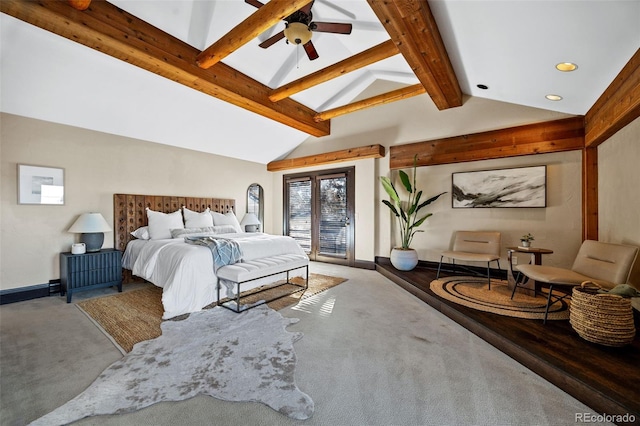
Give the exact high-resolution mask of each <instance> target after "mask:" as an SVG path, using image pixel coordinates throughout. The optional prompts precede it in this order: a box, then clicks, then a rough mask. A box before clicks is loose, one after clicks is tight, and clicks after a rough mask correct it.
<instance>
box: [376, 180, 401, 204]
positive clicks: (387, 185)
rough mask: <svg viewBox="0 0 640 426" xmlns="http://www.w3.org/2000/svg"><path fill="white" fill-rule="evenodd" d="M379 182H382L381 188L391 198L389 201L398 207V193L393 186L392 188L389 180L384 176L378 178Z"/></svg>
mask: <svg viewBox="0 0 640 426" xmlns="http://www.w3.org/2000/svg"><path fill="white" fill-rule="evenodd" d="M380 182H382V187H383V188H384V190H385V191H386V192H387V194H389V197H391V199H392V200H393V201H395V202H396V204H398V205H400V197H399V196H398V191H396V188H395V186H393V183H392V182H391V179H389V178H388V177H386V176H380Z"/></svg>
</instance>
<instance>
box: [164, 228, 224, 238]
mask: <svg viewBox="0 0 640 426" xmlns="http://www.w3.org/2000/svg"><path fill="white" fill-rule="evenodd" d="M214 233H215V232H214V230H213V226H203V227H200V228H178V229H172V230H171V238H181V237H184V236H185V235H193V234H214Z"/></svg>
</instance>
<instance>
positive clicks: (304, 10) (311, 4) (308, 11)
mask: <svg viewBox="0 0 640 426" xmlns="http://www.w3.org/2000/svg"><path fill="white" fill-rule="evenodd" d="M314 1H315V0H311V2H310V3H308V4H306V5H305V6H304V7H303V8H302V9H300V11H301V12H304V13H305V14H307V15H309V14H310V13H311V7H312V6H313V2H314Z"/></svg>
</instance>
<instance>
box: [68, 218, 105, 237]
mask: <svg viewBox="0 0 640 426" xmlns="http://www.w3.org/2000/svg"><path fill="white" fill-rule="evenodd" d="M69 232H73V233H91V232H111V227H110V226H109V224H108V223H107V221H106V220H104V217H102V215H101V214H100V213H82V214H81V215H80V217H79V218H78V219H76V221H75V222H73V225H71V228H69Z"/></svg>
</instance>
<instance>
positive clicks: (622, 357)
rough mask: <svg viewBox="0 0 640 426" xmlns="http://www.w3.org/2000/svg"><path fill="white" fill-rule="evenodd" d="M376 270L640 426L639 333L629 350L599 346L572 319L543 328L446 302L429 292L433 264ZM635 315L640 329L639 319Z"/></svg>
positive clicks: (381, 264) (599, 407) (383, 265)
mask: <svg viewBox="0 0 640 426" xmlns="http://www.w3.org/2000/svg"><path fill="white" fill-rule="evenodd" d="M376 267H377V270H378V271H379V272H380V273H382V274H383V275H385V276H387V277H388V278H390V279H391V280H392V281H394V282H395V283H396V284H398V285H400V286H401V287H403V288H404V289H406V290H407V291H409V292H410V293H412V294H414V295H415V296H417V297H418V298H420V299H422V300H423V301H425V302H426V303H428V304H429V305H431V306H432V307H434V308H435V309H437V310H439V311H440V312H442V313H443V314H445V315H447V316H448V317H450V318H451V319H453V320H454V321H456V322H458V323H459V324H461V325H462V326H464V327H465V328H467V329H468V330H470V331H471V332H473V333H474V334H476V335H478V336H479V337H481V338H482V339H484V340H486V341H487V342H489V343H490V344H492V345H493V346H495V347H496V348H498V349H500V350H501V351H503V352H504V353H506V354H507V355H509V356H511V357H512V358H514V359H515V360H516V361H518V362H520V363H521V364H523V365H525V366H526V367H528V368H529V369H531V370H533V371H534V372H536V373H537V374H539V375H540V376H542V377H544V378H545V379H546V380H548V381H549V382H551V383H553V384H555V385H556V386H558V387H559V388H561V389H562V390H564V391H565V392H567V393H568V394H570V395H572V396H573V397H574V398H576V399H578V400H579V401H581V402H583V403H584V404H586V405H587V406H589V407H591V408H592V409H593V410H594V411H596V412H597V413H599V414H603V413H604V414H611V415H624V414H627V413H629V414H632V415H634V416H635V419H636V422H637V423H635V424H639V423H640V338H639V337H638V334H636V338H635V340H634V341H633V343H632V344H631V345H628V346H625V347H623V348H611V347H606V346H601V345H597V344H594V343H590V342H588V341H586V340H584V339H582V338H581V337H580V336H578V334H577V333H576V332H575V331H574V330H573V329H572V328H571V325H570V324H569V321H568V320H567V321H548V322H547V324H546V325H543V324H542V321H541V320H527V319H519V318H511V317H505V316H501V315H496V314H492V313H487V312H482V311H478V310H475V309H471V308H467V307H464V306H461V305H457V304H455V303H453V302H449V301H447V300H444V299H442V298H440V297H438V296H436V295H435V294H434V293H433V292H432V291H431V290H430V289H429V284H430V283H431V281H432V280H434V279H435V277H436V272H437V270H436V268H435V267H433V265H428V264H426V263H424V264H423V263H422V262H421V264H420V265H419V266H418V267H416V268H415V269H414V270H412V271H408V272H403V271H398V270H397V269H395V268H394V267H393V266H392V265H391V264H390V262H389V259H388V258H378V259H377V260H376ZM441 275H443V276H444V275H446V273H442V274H441ZM635 313H636V317H635V323H636V324H635V325H636V330H639V329H640V320H639V318H638V315H637V314H638V312H637V311H636V312H635ZM620 424H624V423H623V422H620Z"/></svg>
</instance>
